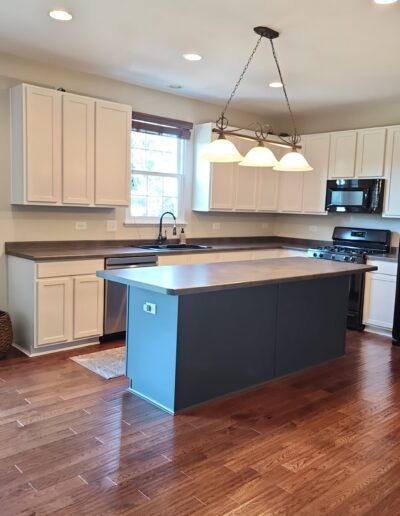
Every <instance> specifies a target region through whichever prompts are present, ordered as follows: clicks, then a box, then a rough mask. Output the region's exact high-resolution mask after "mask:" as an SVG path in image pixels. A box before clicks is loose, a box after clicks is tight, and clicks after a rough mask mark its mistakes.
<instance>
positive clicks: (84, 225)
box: [75, 221, 87, 231]
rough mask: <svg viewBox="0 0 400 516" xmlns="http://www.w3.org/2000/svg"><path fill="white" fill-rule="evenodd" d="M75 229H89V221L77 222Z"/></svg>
mask: <svg viewBox="0 0 400 516" xmlns="http://www.w3.org/2000/svg"><path fill="white" fill-rule="evenodd" d="M75 229H77V230H79V231H83V230H85V229H87V222H85V221H77V222H75Z"/></svg>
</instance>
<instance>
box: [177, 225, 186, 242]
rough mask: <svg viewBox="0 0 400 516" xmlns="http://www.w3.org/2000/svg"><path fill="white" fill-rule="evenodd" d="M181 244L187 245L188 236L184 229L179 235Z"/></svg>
mask: <svg viewBox="0 0 400 516" xmlns="http://www.w3.org/2000/svg"><path fill="white" fill-rule="evenodd" d="M179 243H180V244H186V234H185V230H184V228H181V232H180V233H179Z"/></svg>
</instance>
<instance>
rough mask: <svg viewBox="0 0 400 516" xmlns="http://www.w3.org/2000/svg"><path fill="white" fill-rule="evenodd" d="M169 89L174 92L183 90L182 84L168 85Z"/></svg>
mask: <svg viewBox="0 0 400 516" xmlns="http://www.w3.org/2000/svg"><path fill="white" fill-rule="evenodd" d="M168 88H171V89H173V90H180V89H181V88H183V86H182V84H168Z"/></svg>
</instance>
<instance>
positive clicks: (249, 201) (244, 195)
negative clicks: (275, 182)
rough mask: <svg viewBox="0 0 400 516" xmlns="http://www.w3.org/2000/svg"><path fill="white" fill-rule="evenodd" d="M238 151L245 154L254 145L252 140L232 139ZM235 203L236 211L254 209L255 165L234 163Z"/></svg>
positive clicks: (255, 188) (255, 197) (255, 198)
mask: <svg viewBox="0 0 400 516" xmlns="http://www.w3.org/2000/svg"><path fill="white" fill-rule="evenodd" d="M232 142H233V143H234V144H235V145H236V147H237V149H238V151H239V152H240V153H241V154H242V156H245V155H246V154H247V153H248V152H249V150H250V149H251V148H252V147H254V146H255V144H256V142H254V141H252V140H243V139H240V138H234V137H233V139H232ZM235 174H236V177H235V204H234V208H235V210H237V211H255V209H256V200H257V196H256V192H257V167H241V166H240V165H239V164H238V163H235Z"/></svg>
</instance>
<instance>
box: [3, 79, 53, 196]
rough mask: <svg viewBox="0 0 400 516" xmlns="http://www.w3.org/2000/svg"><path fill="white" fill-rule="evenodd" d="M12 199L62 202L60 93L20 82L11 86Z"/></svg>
mask: <svg viewBox="0 0 400 516" xmlns="http://www.w3.org/2000/svg"><path fill="white" fill-rule="evenodd" d="M10 100H11V113H12V114H13V115H14V116H12V118H11V146H12V156H11V163H12V170H13V177H12V180H11V185H12V186H11V202H12V203H14V204H27V203H32V204H50V205H51V204H59V203H60V202H61V94H60V93H59V92H58V91H54V90H48V89H46V88H39V87H36V86H30V87H27V86H26V85H24V84H20V85H19V86H16V87H15V88H13V89H12V90H11V98H10Z"/></svg>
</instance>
